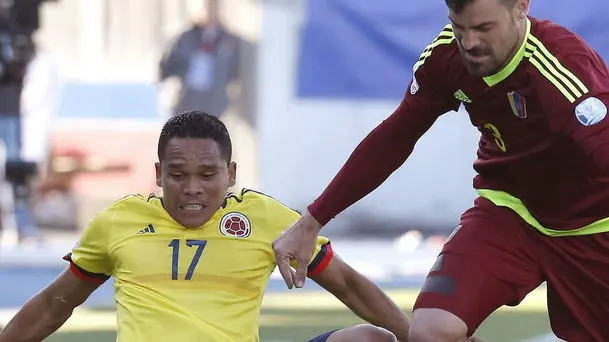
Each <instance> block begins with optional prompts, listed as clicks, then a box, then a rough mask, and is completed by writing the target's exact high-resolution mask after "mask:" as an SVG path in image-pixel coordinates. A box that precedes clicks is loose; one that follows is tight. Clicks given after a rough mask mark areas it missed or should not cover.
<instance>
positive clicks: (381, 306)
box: [310, 255, 409, 342]
mask: <svg viewBox="0 0 609 342" xmlns="http://www.w3.org/2000/svg"><path fill="white" fill-rule="evenodd" d="M310 278H311V279H313V281H315V282H316V283H317V284H319V285H320V286H322V287H323V288H325V289H326V290H328V291H329V292H330V293H332V294H333V295H334V296H335V297H336V298H338V299H339V300H340V301H341V302H343V303H344V304H345V305H346V306H347V307H348V308H349V309H351V311H353V313H355V314H356V315H358V316H359V317H360V318H362V319H363V320H365V321H367V322H369V323H371V324H374V325H376V326H379V327H382V328H385V329H387V330H389V331H391V332H392V333H393V334H394V335H395V336H396V337H397V338H398V340H400V341H402V342H407V341H408V329H409V324H408V317H407V316H406V314H405V313H404V312H403V311H402V310H401V309H400V308H399V307H398V306H397V305H396V304H395V303H394V302H393V301H392V300H391V299H390V298H389V297H388V296H387V295H386V294H385V293H384V292H383V291H382V290H381V289H380V288H379V287H378V286H376V285H375V284H374V283H373V282H372V281H370V280H369V279H368V278H366V277H364V276H363V275H362V274H360V273H358V272H357V271H355V270H354V269H353V268H351V267H350V266H349V265H347V264H346V263H345V262H344V261H343V260H341V259H340V258H339V257H338V256H337V255H334V257H333V258H332V260H331V261H330V263H329V264H328V266H327V267H326V268H325V269H324V270H323V271H322V272H321V273H319V274H317V275H312V276H310Z"/></svg>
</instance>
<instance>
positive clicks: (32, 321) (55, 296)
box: [0, 268, 101, 342]
mask: <svg viewBox="0 0 609 342" xmlns="http://www.w3.org/2000/svg"><path fill="white" fill-rule="evenodd" d="M100 285H101V284H99V283H94V282H91V281H87V280H84V279H81V278H78V277H77V276H76V275H74V274H73V273H72V271H70V269H69V268H67V269H66V270H65V271H63V273H61V274H60V275H59V277H57V279H55V281H53V282H52V283H51V284H50V285H48V286H47V287H46V288H44V289H43V290H42V291H40V292H39V293H37V294H36V295H35V296H33V297H32V298H31V299H29V300H28V301H27V302H26V303H25V305H24V306H23V307H22V308H21V310H19V312H17V314H16V315H15V317H13V319H12V320H11V321H10V322H9V323H8V325H7V326H6V327H5V328H4V330H3V331H2V332H1V333H0V342H40V341H42V340H44V339H45V338H47V337H48V336H49V335H51V334H52V333H54V332H55V331H56V330H57V329H59V328H60V327H61V326H62V325H63V324H64V323H65V322H66V321H67V320H68V318H70V316H71V315H72V311H73V310H74V308H76V307H77V306H79V305H80V304H82V303H83V302H84V301H85V300H86V299H87V298H89V296H90V295H91V293H93V291H95V290H96V289H97V288H98V287H99V286H100Z"/></svg>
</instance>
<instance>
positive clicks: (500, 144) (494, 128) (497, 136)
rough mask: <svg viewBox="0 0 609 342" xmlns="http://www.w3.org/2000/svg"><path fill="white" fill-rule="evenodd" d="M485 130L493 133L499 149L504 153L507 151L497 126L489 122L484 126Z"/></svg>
mask: <svg viewBox="0 0 609 342" xmlns="http://www.w3.org/2000/svg"><path fill="white" fill-rule="evenodd" d="M484 128H486V129H488V130H489V131H491V134H492V135H493V137H495V144H497V147H499V149H500V150H501V151H502V152H505V151H507V148H506V147H505V141H503V138H502V137H501V132H499V129H497V126H495V125H493V124H492V123H490V122H488V123H485V124H484Z"/></svg>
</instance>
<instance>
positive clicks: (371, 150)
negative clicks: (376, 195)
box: [308, 47, 459, 225]
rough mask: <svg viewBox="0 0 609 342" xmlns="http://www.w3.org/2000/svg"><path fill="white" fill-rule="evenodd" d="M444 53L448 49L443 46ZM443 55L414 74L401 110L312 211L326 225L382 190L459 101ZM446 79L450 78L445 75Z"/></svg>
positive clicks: (369, 139)
mask: <svg viewBox="0 0 609 342" xmlns="http://www.w3.org/2000/svg"><path fill="white" fill-rule="evenodd" d="M440 48H443V47H440ZM444 56H445V54H442V52H437V53H436V52H434V53H433V54H431V55H430V56H429V57H428V58H427V59H426V60H425V63H424V64H422V65H420V66H418V67H417V68H416V69H415V72H414V75H413V80H412V81H411V83H410V85H409V87H408V88H409V91H408V92H407V94H406V96H405V98H404V99H403V100H402V102H401V104H400V105H399V107H398V108H397V109H396V110H395V112H393V114H391V116H389V117H388V118H387V119H385V120H384V121H383V122H382V123H381V124H379V125H378V126H377V127H376V128H375V129H374V130H373V131H372V132H370V133H369V134H368V136H366V138H365V139H364V140H363V141H362V142H361V143H360V144H359V145H358V146H357V148H356V149H355V151H353V153H352V154H351V156H350V157H349V159H348V160H347V162H346V163H345V165H344V166H343V167H342V168H341V170H340V171H339V172H338V174H337V175H336V176H335V177H334V179H333V180H332V182H331V183H330V185H328V187H327V188H326V189H325V190H324V192H323V193H322V194H321V196H319V197H318V198H317V199H316V200H315V201H314V202H313V203H312V204H310V205H309V207H308V210H309V212H310V213H311V215H313V217H315V219H316V220H317V221H318V222H320V223H321V224H324V225H325V224H326V223H328V222H329V221H330V220H331V219H332V218H333V217H334V216H336V215H338V214H339V213H340V212H342V211H343V210H345V209H346V208H348V207H349V206H350V205H352V204H353V203H355V202H357V201H358V200H360V199H361V198H363V197H364V196H366V195H367V194H369V193H370V192H372V191H373V190H374V189H376V188H377V187H378V186H379V185H381V184H382V183H383V182H384V181H385V180H386V179H387V178H388V177H389V176H390V175H391V174H392V173H393V172H394V171H395V170H396V169H397V168H399V167H400V166H401V165H402V164H403V163H404V161H406V158H408V156H409V155H410V153H411V152H412V150H413V148H414V146H415V144H416V142H417V141H418V139H419V138H420V137H421V136H422V135H423V134H424V133H425V132H426V131H427V130H428V129H429V128H430V127H431V126H432V125H433V123H434V122H435V120H436V119H437V118H438V117H439V116H440V115H442V114H443V113H446V112H448V111H450V110H456V109H457V108H458V105H459V102H457V101H456V100H455V99H454V98H453V97H452V94H451V93H450V92H449V91H447V87H446V85H445V84H442V82H443V81H441V80H443V79H445V78H444V77H439V76H441V75H443V72H445V70H444V66H446V65H450V63H447V61H446V60H445V58H444ZM444 75H446V74H444Z"/></svg>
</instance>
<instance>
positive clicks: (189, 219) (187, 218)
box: [179, 210, 213, 228]
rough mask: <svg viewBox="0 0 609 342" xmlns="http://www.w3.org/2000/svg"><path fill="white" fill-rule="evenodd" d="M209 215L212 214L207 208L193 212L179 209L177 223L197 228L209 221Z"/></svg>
mask: <svg viewBox="0 0 609 342" xmlns="http://www.w3.org/2000/svg"><path fill="white" fill-rule="evenodd" d="M212 214H213V213H212ZM211 216H212V215H211V214H209V213H208V212H207V210H202V211H198V212H194V213H193V212H185V211H183V210H181V212H180V215H179V223H180V224H181V225H182V226H184V227H186V228H199V227H201V226H202V225H204V224H205V223H206V222H207V221H209V219H210V218H211Z"/></svg>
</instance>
